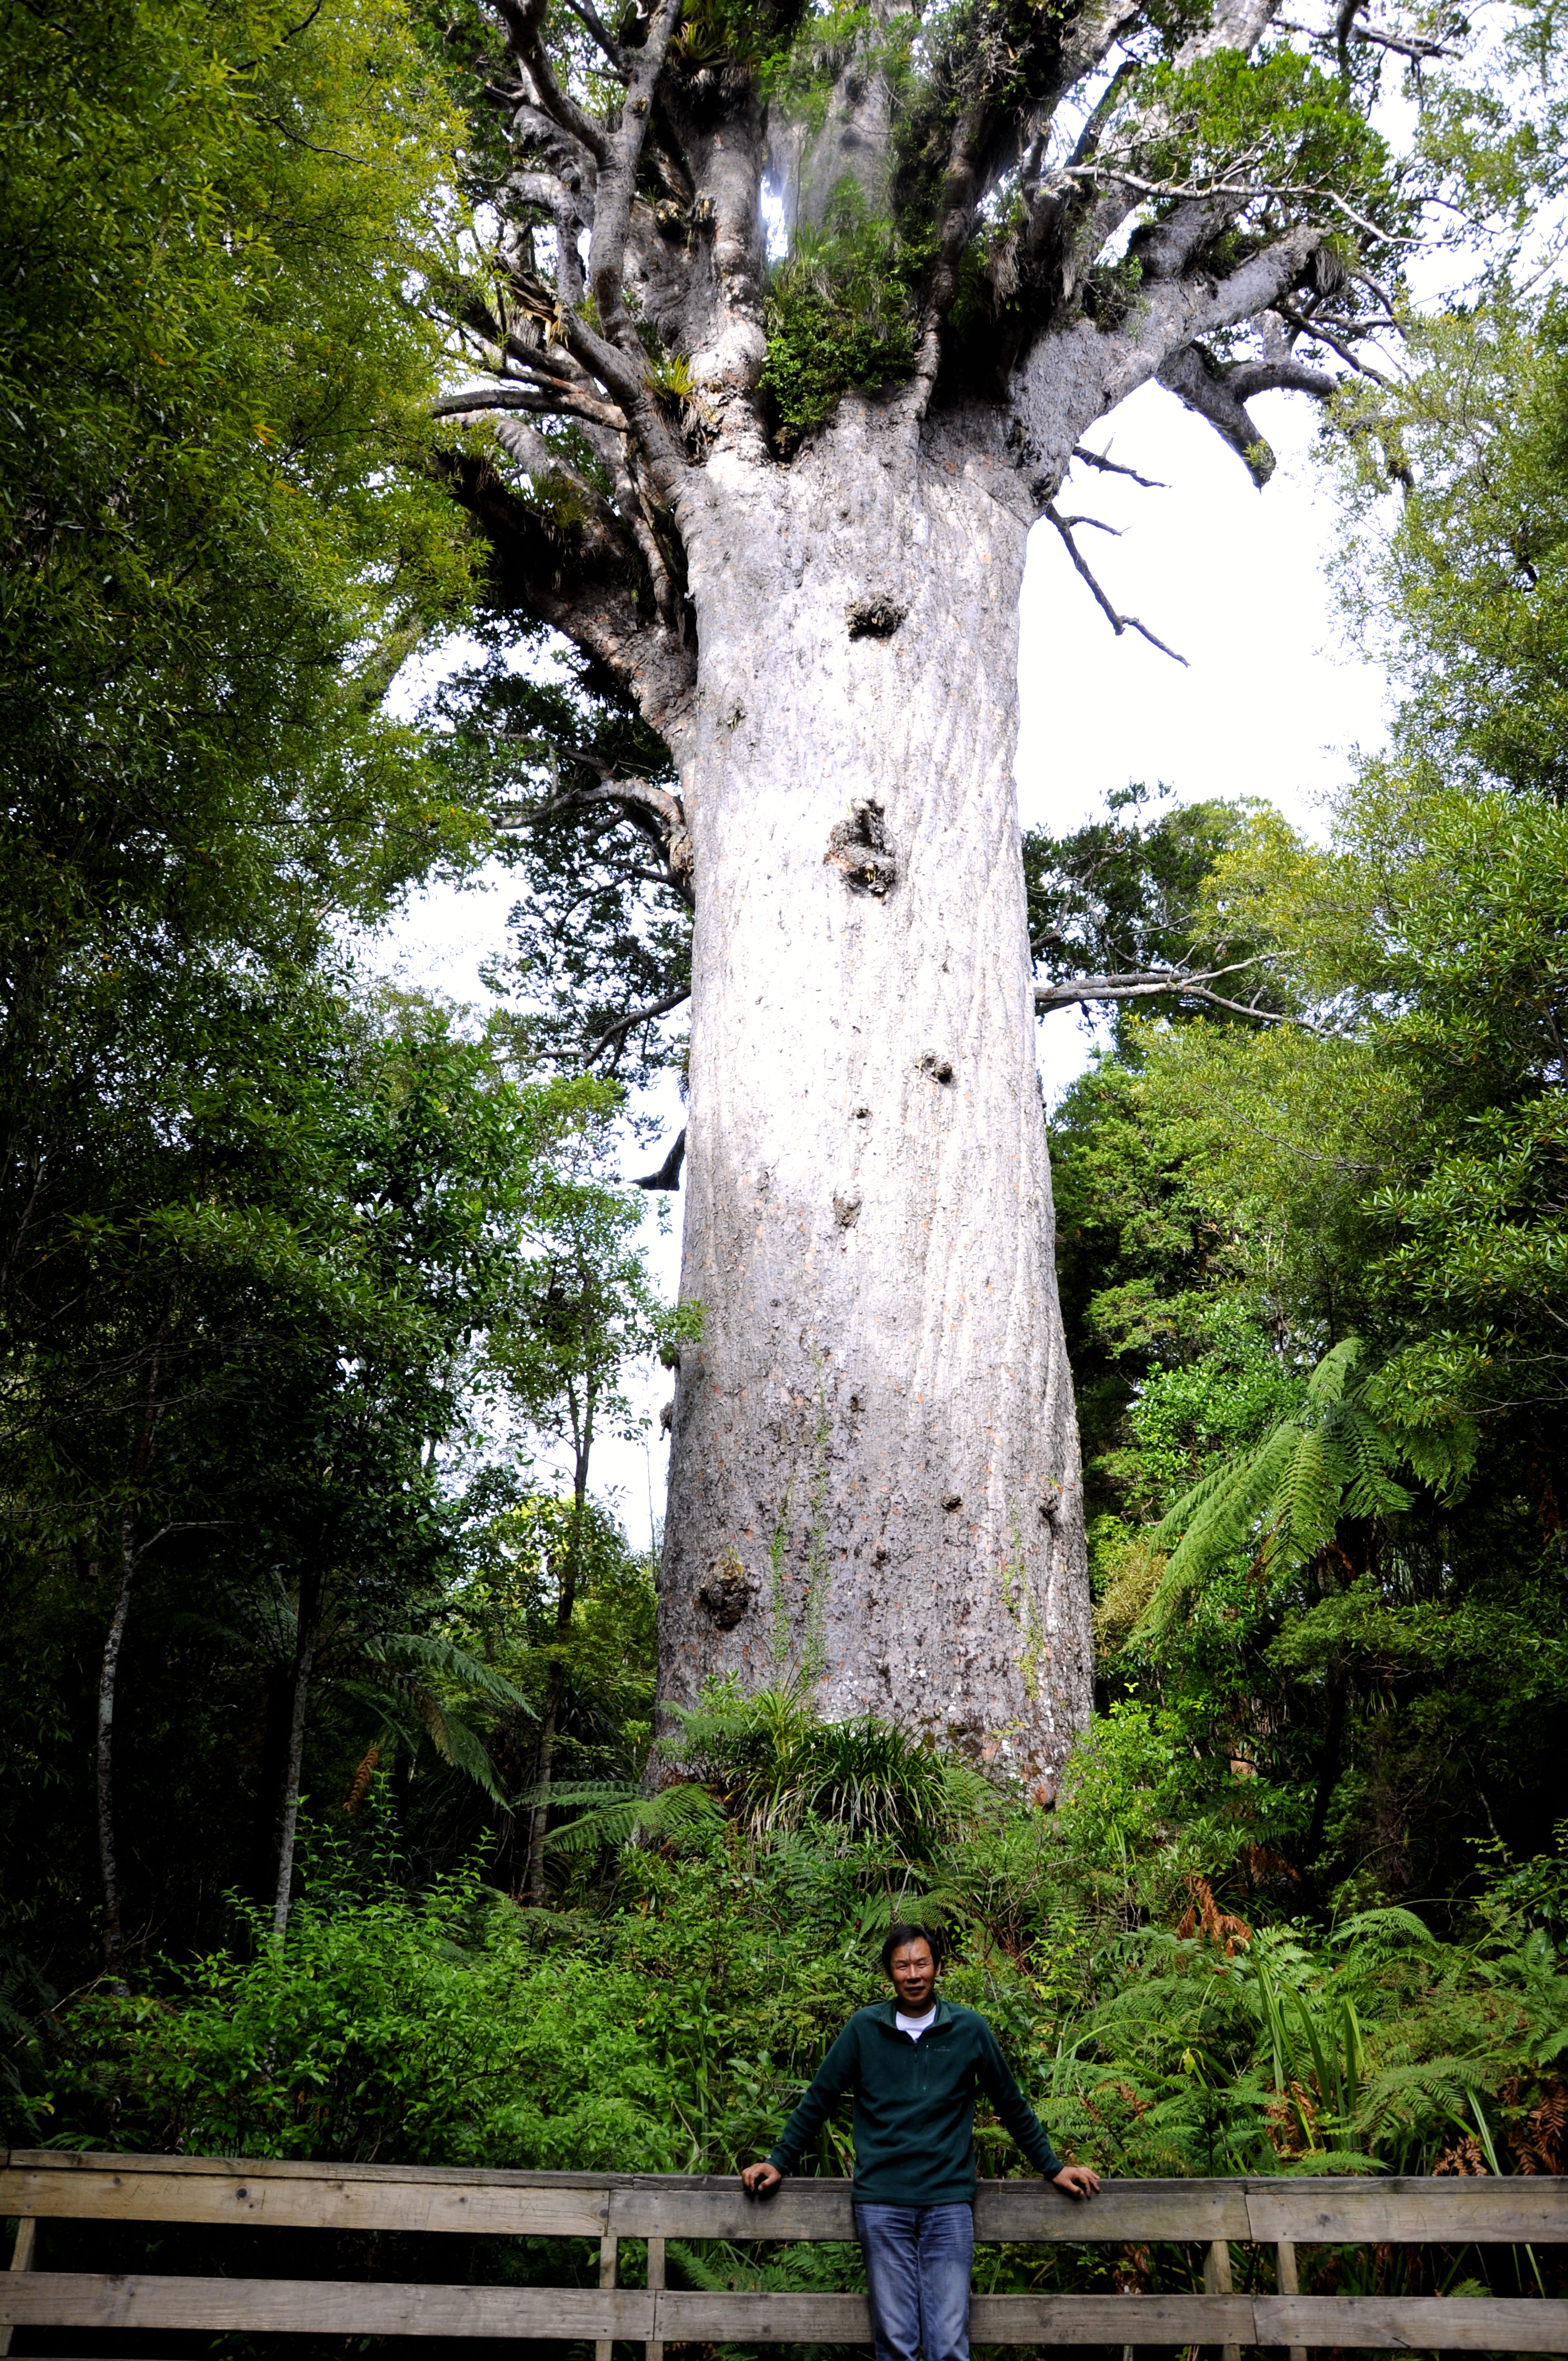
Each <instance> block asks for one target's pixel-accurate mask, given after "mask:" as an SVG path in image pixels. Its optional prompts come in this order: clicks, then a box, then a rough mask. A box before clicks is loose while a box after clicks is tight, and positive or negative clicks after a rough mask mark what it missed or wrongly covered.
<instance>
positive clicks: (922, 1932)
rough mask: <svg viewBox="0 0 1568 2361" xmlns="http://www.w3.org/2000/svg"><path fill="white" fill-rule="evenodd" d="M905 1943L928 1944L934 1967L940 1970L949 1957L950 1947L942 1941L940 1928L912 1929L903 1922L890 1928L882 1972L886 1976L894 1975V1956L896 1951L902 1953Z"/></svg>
mask: <svg viewBox="0 0 1568 2361" xmlns="http://www.w3.org/2000/svg"><path fill="white" fill-rule="evenodd" d="M905 1943H928V1944H929V1945H930V1947H931V1964H932V1966H933V1967H938V1968H939V1967H940V1966H941V1964H942V1961H943V1960H944V1959H945V1958H946V1956H947V1949H948V1947H947V1945H946V1943H944V1942H943V1940H942V1930H941V1928H940V1927H911V1926H909V1925H908V1924H906V1923H905V1921H903V1920H901V1921H900V1922H899V1924H898V1925H897V1926H896V1927H889V1928H888V1930H887V1940H886V1941H885V1942H884V1943H883V1947H882V1971H883V1975H884V1976H889V1975H891V1974H892V1973H893V1955H894V1951H901V1950H902V1949H904V1946H905Z"/></svg>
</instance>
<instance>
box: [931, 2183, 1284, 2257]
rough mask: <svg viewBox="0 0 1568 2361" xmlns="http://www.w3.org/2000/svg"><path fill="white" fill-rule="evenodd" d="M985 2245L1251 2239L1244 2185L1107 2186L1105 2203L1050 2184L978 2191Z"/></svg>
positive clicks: (977, 2219) (978, 2224)
mask: <svg viewBox="0 0 1568 2361" xmlns="http://www.w3.org/2000/svg"><path fill="white" fill-rule="evenodd" d="M974 2235H975V2236H976V2238H977V2239H981V2240H983V2239H987V2238H994V2239H1007V2240H1018V2239H1023V2240H1029V2241H1038V2242H1040V2243H1041V2244H1051V2245H1061V2244H1068V2245H1070V2244H1074V2243H1081V2244H1085V2245H1098V2244H1105V2243H1110V2242H1112V2241H1114V2243H1115V2244H1116V2245H1118V2246H1120V2245H1121V2244H1123V2242H1124V2241H1131V2240H1134V2239H1144V2238H1166V2239H1178V2240H1180V2239H1190V2240H1192V2241H1194V2242H1197V2241H1201V2243H1202V2244H1203V2245H1204V2246H1208V2245H1210V2244H1211V2243H1212V2241H1213V2240H1214V2239H1216V2238H1245V2237H1247V2236H1248V2235H1250V2233H1249V2230H1248V2227H1247V2204H1246V2184H1245V2181H1241V2180H1102V2182H1101V2184H1100V2194H1099V2196H1098V2197H1091V2198H1088V2199H1084V2198H1075V2197H1069V2196H1068V2195H1067V2194H1066V2193H1065V2191H1062V2190H1059V2189H1058V2188H1056V2187H1055V2186H1054V2184H1053V2183H1052V2182H1050V2181H1048V2180H982V2181H981V2184H980V2186H979V2188H978V2190H977V2191H976V2192H975V2202H974Z"/></svg>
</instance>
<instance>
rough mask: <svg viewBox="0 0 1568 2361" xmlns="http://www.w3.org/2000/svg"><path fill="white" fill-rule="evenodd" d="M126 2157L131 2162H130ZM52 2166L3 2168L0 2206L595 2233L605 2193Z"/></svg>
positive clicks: (360, 2226)
mask: <svg viewBox="0 0 1568 2361" xmlns="http://www.w3.org/2000/svg"><path fill="white" fill-rule="evenodd" d="M126 2161H127V2162H130V2161H133V2159H126ZM149 2161H150V2160H149V2159H146V2158H136V2159H134V2162H135V2163H136V2164H137V2166H138V2167H140V2168H142V2169H137V2170H134V2171H127V2170H125V2169H122V2167H121V2166H120V2165H119V2164H118V2163H117V2162H116V2163H115V2165H114V2167H113V2168H112V2169H105V2168H103V2167H100V2168H98V2169H93V2170H90V2171H84V2170H79V2171H71V2172H57V2171H51V2170H49V2169H47V2168H42V2169H40V2168H38V2167H37V2166H34V2165H30V2164H29V2165H23V2166H17V2165H15V2164H13V2166H12V2167H11V2169H9V2170H8V2171H5V2172H0V2213H33V2214H36V2215H43V2216H45V2217H49V2218H57V2217H59V2216H61V2215H69V2216H71V2218H73V2219H76V2220H83V2219H85V2220H92V2221H101V2222H104V2221H106V2222H199V2223H202V2224H214V2223H216V2224H223V2223H228V2222H242V2223H247V2224H252V2225H255V2224H263V2225H271V2226H273V2227H276V2228H278V2229H288V2230H447V2231H463V2232H465V2233H466V2234H467V2235H470V2236H472V2235H480V2236H490V2237H536V2238H546V2237H548V2238H598V2237H600V2236H602V2235H603V2233H604V2225H605V2219H606V2215H607V2213H608V2212H609V2190H608V2189H606V2188H604V2187H602V2186H600V2187H598V2188H586V2189H583V2188H573V2189H562V2188H559V2187H556V2186H554V2184H550V2185H546V2186H545V2187H543V2188H539V2187H532V2188H521V2189H520V2188H515V2187H510V2186H504V2185H503V2186H501V2187H497V2186H496V2185H495V2184H494V2183H493V2182H492V2181H490V2180H488V2178H485V2177H482V2176H481V2175H479V2174H477V2173H476V2174H475V2175H474V2176H473V2179H472V2180H462V2179H448V2178H446V2177H442V2178H441V2179H439V2180H437V2179H434V2178H432V2179H430V2180H426V2179H425V2178H424V2177H423V2176H422V2175H415V2174H412V2173H405V2174H398V2175H393V2174H379V2173H378V2174H376V2175H375V2176H373V2177H372V2176H369V2175H367V2174H365V2173H361V2172H357V2171H354V2170H352V2169H346V2168H334V2167H323V2166H319V2165H318V2166H317V2167H315V2169H313V2172H312V2174H311V2175H310V2176H309V2177H306V2176H304V2175H302V2174H297V2173H291V2174H290V2175H288V2176H287V2177H286V2178H280V2177H279V2176H278V2175H275V2174H272V2173H267V2172H258V2170H257V2169H255V2167H254V2166H252V2165H250V2164H242V2165H237V2166H236V2165H233V2164H225V2165H222V2166H217V2165H216V2164H214V2162H213V2161H212V2160H211V2159H209V2158H202V2159H200V2161H201V2162H202V2163H203V2165H204V2166H207V2167H208V2168H209V2169H205V2170H203V2171H202V2172H200V2173H186V2172H183V2171H181V2170H179V2169H171V2167H170V2163H169V2162H168V2160H167V2159H160V2164H161V2169H159V2170H157V2171H151V2170H148V2169H146V2166H147V2164H148V2162H149Z"/></svg>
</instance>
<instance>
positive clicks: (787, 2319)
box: [654, 2289, 872, 2345]
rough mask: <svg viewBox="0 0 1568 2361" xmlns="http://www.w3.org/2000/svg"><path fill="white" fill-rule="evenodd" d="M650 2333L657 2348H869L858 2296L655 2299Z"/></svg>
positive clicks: (864, 2306) (683, 2294)
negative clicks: (653, 2333) (732, 2345)
mask: <svg viewBox="0 0 1568 2361" xmlns="http://www.w3.org/2000/svg"><path fill="white" fill-rule="evenodd" d="M654 2327H655V2330H656V2333H657V2334H658V2338H659V2341H660V2343H661V2344H663V2345H680V2344H686V2345H698V2344H700V2345H720V2344H730V2343H744V2344H747V2345H751V2344H757V2345H781V2344H782V2345H793V2344H801V2345H869V2344H870V2343H871V2339H872V2315H871V2307H870V2305H869V2304H868V2303H867V2301H866V2299H865V2297H864V2296H863V2295H796V2294H788V2295H784V2294H776V2293H773V2292H772V2291H771V2290H763V2291H762V2292H756V2293H747V2294H744V2295H708V2294H688V2293H687V2291H686V2290H685V2289H679V2290H676V2291H675V2293H674V2294H673V2295H672V2294H669V2293H665V2294H663V2295H661V2296H660V2297H659V2300H658V2309H657V2312H655V2314H654Z"/></svg>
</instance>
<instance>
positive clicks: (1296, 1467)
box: [1263, 1426, 1342, 1574]
mask: <svg viewBox="0 0 1568 2361" xmlns="http://www.w3.org/2000/svg"><path fill="white" fill-rule="evenodd" d="M1341 1491H1342V1481H1341V1470H1340V1465H1339V1455H1338V1454H1337V1452H1336V1451H1335V1450H1334V1447H1333V1441H1332V1436H1331V1435H1330V1434H1329V1433H1325V1431H1324V1429H1323V1428H1322V1427H1321V1426H1312V1427H1308V1428H1307V1429H1306V1430H1305V1432H1304V1433H1302V1434H1301V1436H1300V1439H1299V1443H1298V1444H1297V1447H1296V1450H1295V1452H1294V1453H1293V1454H1292V1455H1291V1458H1290V1460H1289V1463H1288V1466H1285V1467H1284V1468H1282V1470H1281V1473H1280V1479H1279V1484H1278V1488H1277V1490H1276V1492H1275V1495H1274V1499H1273V1500H1272V1501H1271V1502H1270V1503H1269V1510H1270V1523H1271V1527H1272V1530H1271V1531H1270V1532H1269V1534H1268V1537H1267V1539H1266V1542H1265V1543H1264V1546H1263V1562H1264V1565H1265V1567H1266V1570H1267V1571H1268V1572H1269V1573H1270V1574H1272V1573H1273V1571H1274V1568H1275V1566H1276V1565H1277V1563H1278V1562H1279V1561H1280V1560H1281V1559H1283V1560H1284V1561H1285V1562H1286V1563H1287V1564H1288V1565H1291V1566H1297V1565H1305V1564H1306V1563H1307V1561H1308V1559H1309V1558H1312V1557H1315V1556H1316V1555H1317V1554H1318V1552H1319V1551H1320V1550H1321V1548H1322V1547H1323V1545H1324V1543H1326V1542H1328V1541H1329V1539H1330V1538H1331V1536H1332V1532H1333V1529H1334V1526H1335V1525H1336V1524H1337V1522H1338V1521H1339V1508H1340V1497H1341Z"/></svg>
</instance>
